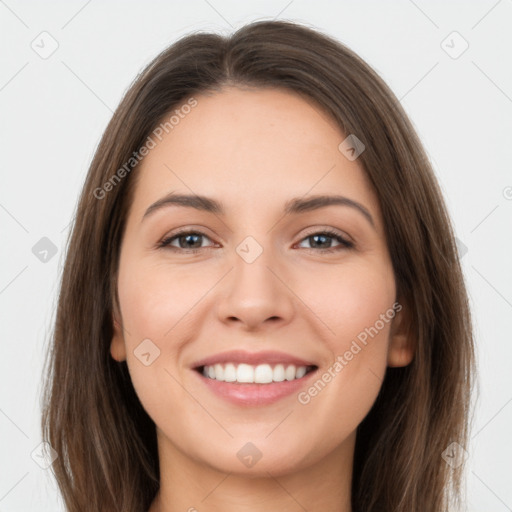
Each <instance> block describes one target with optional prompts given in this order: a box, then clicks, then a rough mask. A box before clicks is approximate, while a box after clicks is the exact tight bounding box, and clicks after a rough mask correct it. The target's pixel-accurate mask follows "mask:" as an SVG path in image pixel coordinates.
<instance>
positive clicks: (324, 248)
mask: <svg viewBox="0 0 512 512" xmlns="http://www.w3.org/2000/svg"><path fill="white" fill-rule="evenodd" d="M333 239H334V240H336V241H337V242H338V243H339V245H337V246H334V247H332V240H333ZM302 241H309V242H310V244H311V243H312V245H313V247H311V248H308V247H306V249H310V250H314V249H320V252H335V251H341V250H343V249H350V248H352V247H354V244H353V242H350V241H348V240H346V239H345V238H343V237H342V236H341V235H340V234H339V233H337V232H336V231H331V230H329V229H326V230H323V231H319V232H315V233H311V234H309V235H308V236H306V237H305V238H303V239H302ZM301 243H302V242H301ZM315 246H316V247H315Z"/></svg>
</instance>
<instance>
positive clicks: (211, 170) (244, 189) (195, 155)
mask: <svg viewBox="0 0 512 512" xmlns="http://www.w3.org/2000/svg"><path fill="white" fill-rule="evenodd" d="M195 98H196V100H197V105H196V106H195V107H194V108H192V109H190V111H189V113H187V114H186V115H184V116H182V117H180V120H179V123H177V124H175V125H174V126H173V128H172V130H169V133H167V134H165V132H164V136H163V137H162V140H161V141H158V140H157V144H156V147H154V148H153V149H152V150H151V151H150V152H149V154H148V155H147V156H146V157H145V159H144V160H143V162H142V163H141V165H140V167H139V168H138V169H137V173H139V174H138V176H137V178H138V180H137V184H136V188H135V193H134V198H133V202H132V204H131V207H130V211H129V215H128V218H127V223H126V230H125V233H124V237H123V241H122V247H121V256H120V265H119V271H118V296H119V310H118V311H116V314H115V322H114V325H115V333H114V337H113V339H112V343H111V355H112V357H114V358H115V359H116V360H119V361H121V360H126V361H127V365H128V368H129V371H130V375H131V378H132V381H133V385H134V387H135V390H136V392H137V395H138V396H139V399H140V401H141V403H142V405H143V406H144V408H145V410H146V411H147V413H148V414H149V415H150V417H151V418H152V419H153V421H154V422H155V424H156V426H157V434H158V440H159V448H161V447H162V446H164V445H165V446H166V447H167V450H168V452H169V453H170V452H173V453H179V454H180V455H181V456H182V457H185V458H190V459H193V460H195V461H196V462H198V463H201V464H203V465H206V466H209V467H211V468H215V469H218V470H220V471H223V472H231V473H249V472H250V473H251V474H253V475H254V474H262V475H264V474H266V471H271V472H272V474H273V475H279V474H286V473H290V472H292V471H295V470H298V469H300V468H306V467H308V466H311V465H313V464H317V463H320V462H321V461H322V460H327V458H328V457H332V456H335V455H336V454H338V455H339V454H341V453H342V452H343V450H344V449H345V450H347V449H349V448H350V447H353V443H354V439H355V430H356V428H357V426H358V424H359V423H360V422H361V421H362V420H363V418H364V417H365V416H366V414H367V413H368V412H369V410H370V408H371V406H372V404H373V403H374V401H375V399H376V397H377V394H378V392H379V389H380V387H381V383H382V379H383V377H384V373H385V370H386V366H402V365H406V364H408V363H409V362H410V361H411V358H412V351H411V348H410V345H409V344H408V341H407V338H406V337H405V335H404V334H403V333H402V330H401V325H402V323H403V320H402V319H403V315H404V314H405V311H406V310H405V306H402V305H401V304H398V306H397V305H396V301H397V297H396V286H395V279H394V275H393V270H392V265H391V261H390V257H389V254H388V250H387V245H386V239H385V236H384V226H383V219H382V218H381V213H380V211H379V205H378V200H377V197H376V195H375V193H374V192H373V190H372V188H371V186H370V184H369V182H368V179H367V177H366V175H365V173H364V171H363V168H362V166H361V164H360V163H359V161H358V159H356V160H353V161H352V160H349V159H348V158H347V157H346V156H345V155H344V154H343V153H342V152H341V151H340V150H339V149H338V146H339V145H340V143H341V142H342V141H343V140H344V139H345V138H346V135H345V134H343V133H342V132H341V131H340V129H339V128H338V127H337V125H336V124H335V123H334V121H333V120H331V119H330V118H329V117H328V116H327V115H326V114H325V113H324V112H323V111H322V110H321V109H320V108H319V107H318V106H317V105H316V104H314V103H312V102H310V101H306V100H304V99H303V98H301V97H300V96H298V95H295V94H293V93H290V92H285V91H281V90H269V89H267V90H262V89H248V90H241V89H237V88H226V89H224V90H223V91H222V92H217V93H215V94H211V95H198V96H195ZM187 110H189V109H187ZM182 195H189V196H192V199H194V198H196V199H197V196H204V197H206V198H208V201H207V200H203V201H199V202H198V201H195V202H193V203H192V204H191V203H190V200H189V201H188V204H186V201H185V200H183V199H180V200H177V198H178V196H182ZM320 196H327V197H328V198H329V197H330V198H333V197H335V196H336V197H337V198H338V200H339V201H338V202H335V201H333V200H332V199H331V200H330V201H331V202H330V203H329V204H327V203H328V202H327V203H326V202H325V201H323V202H322V200H318V201H315V200H314V199H315V198H317V197H320ZM340 198H341V199H340ZM173 199H174V201H173ZM194 205H195V207H194ZM394 305H395V309H393V306H394ZM401 308H402V311H399V310H400V309H401ZM233 351H234V352H233ZM203 367H205V368H206V369H204V368H203ZM202 371H205V373H206V374H207V376H205V375H203V374H202V373H201V372H202ZM304 371H306V372H307V373H306V374H305V375H303V374H304ZM221 379H225V380H224V381H222V380H221ZM233 379H236V380H235V381H233ZM251 380H255V381H256V382H254V383H250V381H251ZM269 380H270V381H271V382H268V381H269ZM239 381H242V382H239ZM259 457H261V458H259ZM258 458H259V460H257V459H258ZM250 461H256V463H254V462H250Z"/></svg>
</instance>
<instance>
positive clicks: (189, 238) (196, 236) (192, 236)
mask: <svg viewBox="0 0 512 512" xmlns="http://www.w3.org/2000/svg"><path fill="white" fill-rule="evenodd" d="M199 236H200V235H184V236H182V237H181V238H182V240H183V239H185V240H186V242H185V244H186V245H188V247H190V244H189V241H190V240H191V238H199ZM192 243H193V242H192ZM199 247H201V244H199Z"/></svg>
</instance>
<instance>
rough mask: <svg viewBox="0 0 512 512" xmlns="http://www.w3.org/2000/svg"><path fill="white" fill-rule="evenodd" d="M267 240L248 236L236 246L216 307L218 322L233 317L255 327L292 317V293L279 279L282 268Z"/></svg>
mask: <svg viewBox="0 0 512 512" xmlns="http://www.w3.org/2000/svg"><path fill="white" fill-rule="evenodd" d="M261 238H262V237H260V240H261ZM270 238H271V237H269V236H267V237H265V240H262V242H263V243H260V242H259V241H258V240H256V238H255V237H253V236H247V237H246V238H245V239H243V240H242V242H240V243H239V244H238V245H237V246H236V247H235V254H233V260H232V261H233V267H234V268H233V269H232V271H231V272H230V274H231V275H230V277H229V278H228V280H227V282H226V286H225V289H224V290H223V293H222V298H221V299H220V302H219V305H218V313H219V316H220V319H221V320H227V319H234V318H236V319H238V320H240V321H241V322H242V323H245V324H247V326H251V327H255V326H257V325H258V324H259V323H261V322H265V320H267V319H269V318H280V319H282V320H289V319H290V318H291V315H292V312H293V304H292V299H291V295H292V294H291V292H290V290H289V289H288V288H287V287H286V286H285V285H284V284H283V282H282V281H281V279H279V277H278V276H279V273H280V272H279V268H280V267H281V265H280V262H279V261H278V260H277V254H276V253H277V251H274V250H273V248H272V246H271V243H270Z"/></svg>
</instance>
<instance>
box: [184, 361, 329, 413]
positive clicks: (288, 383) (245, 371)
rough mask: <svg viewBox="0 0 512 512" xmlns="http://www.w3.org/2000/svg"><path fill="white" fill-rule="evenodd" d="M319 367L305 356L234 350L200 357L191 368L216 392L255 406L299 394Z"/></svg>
mask: <svg viewBox="0 0 512 512" xmlns="http://www.w3.org/2000/svg"><path fill="white" fill-rule="evenodd" d="M318 368H319V366H318V365H316V364H314V363H312V362H310V361H307V360H306V359H302V358H298V357H294V356H290V355H288V354H283V353H278V352H259V353H248V352H245V351H231V352H225V353H223V354H217V355H215V356H212V357H209V358H206V359H203V360H201V361H198V362H196V363H195V364H193V365H192V368H191V369H192V370H194V373H195V374H196V375H197V376H198V378H199V379H200V382H201V383H202V384H201V385H205V386H206V389H207V390H208V391H209V392H211V393H213V395H215V396H217V397H219V398H221V399H222V400H225V401H228V402H229V403H231V404H234V405H237V406H245V407H249V406H250V407H254V406H263V405H270V404H272V403H274V402H277V401H278V400H281V399H284V398H285V397H289V396H292V395H293V394H294V393H295V394H297V393H298V392H299V391H300V389H301V388H303V387H304V386H305V385H306V384H307V382H308V381H309V380H310V379H312V378H313V376H314V375H315V374H316V373H317V372H318Z"/></svg>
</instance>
